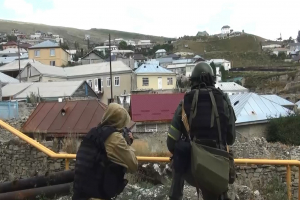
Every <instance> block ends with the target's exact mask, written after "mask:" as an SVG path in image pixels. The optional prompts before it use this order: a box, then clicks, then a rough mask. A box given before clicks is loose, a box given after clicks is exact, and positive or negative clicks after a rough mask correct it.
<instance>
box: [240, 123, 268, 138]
mask: <svg viewBox="0 0 300 200" xmlns="http://www.w3.org/2000/svg"><path fill="white" fill-rule="evenodd" d="M266 128H267V123H263V124H251V125H244V126H238V125H236V128H235V129H236V131H237V132H239V133H240V134H241V135H242V136H243V137H246V138H253V137H266V133H265V130H266Z"/></svg>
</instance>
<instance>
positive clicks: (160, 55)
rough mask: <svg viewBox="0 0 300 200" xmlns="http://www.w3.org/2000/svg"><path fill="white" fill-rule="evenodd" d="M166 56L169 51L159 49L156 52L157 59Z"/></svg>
mask: <svg viewBox="0 0 300 200" xmlns="http://www.w3.org/2000/svg"><path fill="white" fill-rule="evenodd" d="M165 55H167V51H166V50H164V49H158V50H157V51H156V52H155V56H156V58H159V57H162V56H165Z"/></svg>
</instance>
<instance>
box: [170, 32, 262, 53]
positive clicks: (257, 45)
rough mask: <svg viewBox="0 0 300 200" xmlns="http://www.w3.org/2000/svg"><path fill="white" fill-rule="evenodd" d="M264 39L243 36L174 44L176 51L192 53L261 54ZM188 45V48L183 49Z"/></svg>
mask: <svg viewBox="0 0 300 200" xmlns="http://www.w3.org/2000/svg"><path fill="white" fill-rule="evenodd" d="M264 41H265V39H264V38H261V37H259V36H256V35H251V34H243V35H241V36H236V37H232V38H228V39H217V38H216V39H215V40H211V41H207V42H200V41H195V40H178V42H176V43H175V44H174V47H175V49H176V51H186V52H193V53H196V54H203V53H204V52H214V51H231V52H247V51H258V52H261V42H264ZM185 45H188V47H185Z"/></svg>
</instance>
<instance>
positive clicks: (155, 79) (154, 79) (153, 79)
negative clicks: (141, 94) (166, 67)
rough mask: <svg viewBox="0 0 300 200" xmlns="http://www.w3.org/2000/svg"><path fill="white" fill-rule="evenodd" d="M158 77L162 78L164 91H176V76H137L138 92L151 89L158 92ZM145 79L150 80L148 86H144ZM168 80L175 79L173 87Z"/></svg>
mask: <svg viewBox="0 0 300 200" xmlns="http://www.w3.org/2000/svg"><path fill="white" fill-rule="evenodd" d="M158 77H161V78H162V89H174V88H176V75H175V74H174V75H173V74H172V75H159V74H157V75H140V74H137V90H140V89H151V88H153V89H154V90H158ZM143 78H148V81H149V84H148V86H143ZM168 78H172V79H173V83H172V85H168V84H167V83H168V80H167V79H168Z"/></svg>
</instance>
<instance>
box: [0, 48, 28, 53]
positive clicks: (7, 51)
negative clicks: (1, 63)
mask: <svg viewBox="0 0 300 200" xmlns="http://www.w3.org/2000/svg"><path fill="white" fill-rule="evenodd" d="M18 52H19V51H18V49H17V48H7V49H4V50H3V51H0V54H8V53H18ZM20 53H27V51H26V50H25V49H22V48H20Z"/></svg>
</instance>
